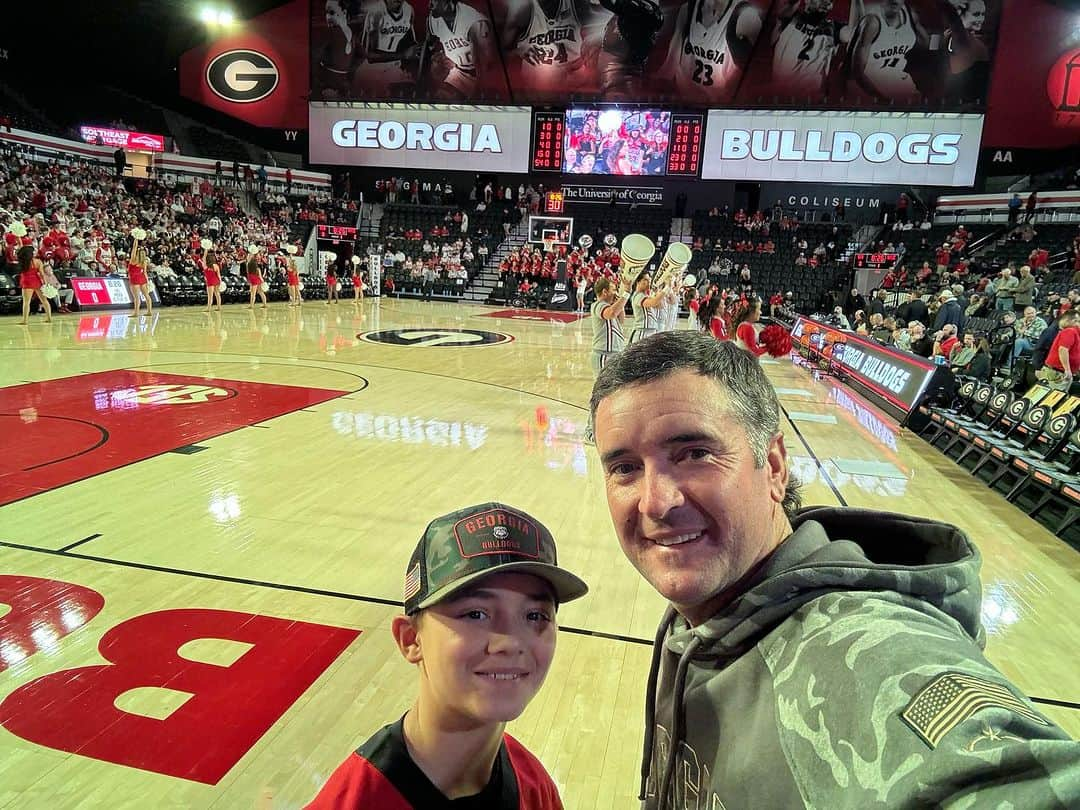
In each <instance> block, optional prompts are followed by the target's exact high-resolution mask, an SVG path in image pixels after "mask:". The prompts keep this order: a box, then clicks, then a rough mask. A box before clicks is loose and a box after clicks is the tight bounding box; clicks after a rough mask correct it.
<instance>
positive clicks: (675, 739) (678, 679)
mask: <svg viewBox="0 0 1080 810" xmlns="http://www.w3.org/2000/svg"><path fill="white" fill-rule="evenodd" d="M700 646H701V639H700V638H698V637H697V636H694V637H693V638H691V639H690V643H689V644H687V645H686V650H685V651H684V652H683V654H682V655H681V656H680V657H679V666H678V667H677V668H676V669H675V695H674V699H673V701H672V704H671V745H670V747H669V748H668V755H667V762H666V763H665V764H664V773H663V776H662V778H661V779H660V781H659V783H658V784H659V785H660V794H659V797H658V799H659V800H658V801H657V804H656V806H657V808H659V810H664V807H665V806H666V805H667V795H668V787H670V784H669V783H670V782H671V776H672V774H673V773H674V772H675V758H676V756H677V755H678V751H679V745H680V744H681V742H682V738H683V735H684V734H685V733H686V729H685V728H684V726H685V725H686V712H684V711H683V705H682V703H683V695H684V694H685V692H686V670H687V669H689V668H690V659H691V658H693V657H694V653H695V652H697V648H698V647H700Z"/></svg>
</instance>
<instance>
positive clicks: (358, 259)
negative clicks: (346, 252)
mask: <svg viewBox="0 0 1080 810" xmlns="http://www.w3.org/2000/svg"><path fill="white" fill-rule="evenodd" d="M352 263H353V264H354V265H357V264H360V257H359V256H353V257H352Z"/></svg>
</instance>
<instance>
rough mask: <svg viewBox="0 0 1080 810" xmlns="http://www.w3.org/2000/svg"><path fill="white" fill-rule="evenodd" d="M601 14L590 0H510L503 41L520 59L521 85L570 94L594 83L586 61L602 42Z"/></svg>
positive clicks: (505, 47)
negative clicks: (599, 16) (587, 40)
mask: <svg viewBox="0 0 1080 810" xmlns="http://www.w3.org/2000/svg"><path fill="white" fill-rule="evenodd" d="M597 18H598V15H597V14H596V13H595V12H594V11H593V6H592V4H591V2H589V1H588V0H508V2H507V11H506V21H505V23H504V24H503V26H502V38H501V46H502V51H503V53H504V54H507V55H510V54H514V55H516V56H517V58H518V59H519V60H520V63H518V70H519V72H520V76H521V81H520V84H521V86H523V87H527V88H529V90H530V91H535V90H539V91H541V92H543V91H548V92H559V93H567V92H572V91H574V90H581V89H585V88H587V87H588V85H590V84H592V83H594V82H595V78H596V77H595V75H594V73H593V71H591V70H589V69H587V68H586V63H587V62H588V61H590V60H589V58H588V52H589V51H591V50H593V49H595V48H596V47H597V46H598V44H599V41H598V40H599V31H597V30H595V29H596V27H597V22H598V19H597ZM590 30H591V31H592V33H591V34H589V33H587V32H588V31H590ZM586 37H588V38H589V40H590V41H589V42H586Z"/></svg>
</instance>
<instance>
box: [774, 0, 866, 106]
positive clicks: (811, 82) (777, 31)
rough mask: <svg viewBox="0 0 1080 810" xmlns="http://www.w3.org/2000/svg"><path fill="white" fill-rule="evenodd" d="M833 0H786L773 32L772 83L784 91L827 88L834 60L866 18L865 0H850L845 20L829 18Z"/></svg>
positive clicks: (797, 92)
mask: <svg viewBox="0 0 1080 810" xmlns="http://www.w3.org/2000/svg"><path fill="white" fill-rule="evenodd" d="M832 10H833V0H784V5H782V6H781V7H780V10H779V12H778V13H777V17H776V27H775V28H774V29H773V33H772V45H773V62H772V80H773V87H774V88H776V89H777V90H780V89H782V90H783V92H784V94H785V95H788V94H790V95H795V96H813V97H817V96H820V95H822V94H824V93H825V92H826V83H827V81H828V77H829V73H830V71H831V69H832V65H833V62H834V60H835V57H836V56H837V54H839V53H840V52H841V48H843V47H844V46H846V45H848V44H849V43H850V42H851V39H852V37H853V35H854V33H855V30H856V28H857V26H858V24H859V21H860V20H861V19H862V18H863V3H862V0H851V7H850V9H849V10H848V21H847V23H846V24H844V23H841V22H839V21H837V20H831V19H829V15H830V14H831V13H832Z"/></svg>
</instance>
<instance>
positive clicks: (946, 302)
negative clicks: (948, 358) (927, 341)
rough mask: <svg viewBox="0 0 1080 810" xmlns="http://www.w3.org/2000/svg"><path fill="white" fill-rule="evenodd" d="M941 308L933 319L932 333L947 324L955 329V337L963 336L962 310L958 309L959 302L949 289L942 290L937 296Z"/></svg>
mask: <svg viewBox="0 0 1080 810" xmlns="http://www.w3.org/2000/svg"><path fill="white" fill-rule="evenodd" d="M938 300H939V301H940V302H941V306H940V307H938V311H937V317H936V318H935V319H934V331H935V332H937V331H940V330H941V328H942V327H944V326H945V324H947V323H951V324H953V325H954V326H955V327H956V336H957V337H958V338H961V337H963V336H964V320H965V318H964V310H962V309H961V308H960V302H959V301H957V300H956V295H955V294H954V293H953V291H952V290H950V289H944V290H942V291H941V294H940V295H939V296H938Z"/></svg>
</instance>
